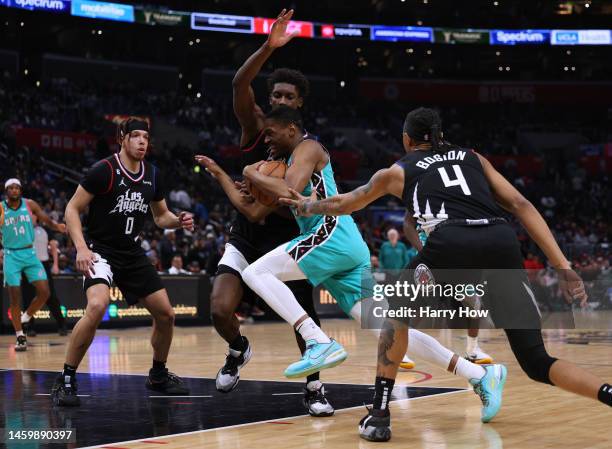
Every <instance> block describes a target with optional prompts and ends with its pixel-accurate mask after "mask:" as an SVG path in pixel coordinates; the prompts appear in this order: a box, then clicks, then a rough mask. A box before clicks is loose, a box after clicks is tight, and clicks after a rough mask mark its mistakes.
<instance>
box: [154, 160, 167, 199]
mask: <svg viewBox="0 0 612 449" xmlns="http://www.w3.org/2000/svg"><path fill="white" fill-rule="evenodd" d="M153 170H155V174H154V175H153V179H154V182H155V193H154V196H153V201H161V200H163V199H164V198H165V197H166V185H165V184H164V179H163V177H162V175H161V173H160V171H159V169H158V168H157V167H155V166H153Z"/></svg>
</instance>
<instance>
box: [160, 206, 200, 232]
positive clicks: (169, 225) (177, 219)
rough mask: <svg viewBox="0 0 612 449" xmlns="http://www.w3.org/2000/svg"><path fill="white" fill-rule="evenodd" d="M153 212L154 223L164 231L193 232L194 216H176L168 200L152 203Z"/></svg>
mask: <svg viewBox="0 0 612 449" xmlns="http://www.w3.org/2000/svg"><path fill="white" fill-rule="evenodd" d="M151 212H152V213H153V221H154V222H155V224H156V225H157V226H159V227H160V228H162V229H176V228H183V229H186V230H188V231H193V229H194V224H193V214H190V213H189V212H185V211H183V212H181V213H179V214H178V215H176V214H174V213H173V212H172V211H171V210H170V209H168V205H167V204H166V200H164V199H162V200H159V201H151Z"/></svg>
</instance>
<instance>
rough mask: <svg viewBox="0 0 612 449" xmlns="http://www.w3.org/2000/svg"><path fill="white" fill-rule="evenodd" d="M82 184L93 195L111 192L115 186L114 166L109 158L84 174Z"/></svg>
mask: <svg viewBox="0 0 612 449" xmlns="http://www.w3.org/2000/svg"><path fill="white" fill-rule="evenodd" d="M80 185H81V186H82V187H83V188H84V189H85V190H87V192H89V193H91V194H92V195H100V194H103V193H106V192H109V191H110V189H111V188H112V186H113V168H112V166H111V164H110V162H108V161H107V160H102V161H100V162H98V163H96V164H94V166H93V167H91V168H90V169H89V171H88V172H87V173H86V174H85V175H84V176H83V178H82V179H81V182H80Z"/></svg>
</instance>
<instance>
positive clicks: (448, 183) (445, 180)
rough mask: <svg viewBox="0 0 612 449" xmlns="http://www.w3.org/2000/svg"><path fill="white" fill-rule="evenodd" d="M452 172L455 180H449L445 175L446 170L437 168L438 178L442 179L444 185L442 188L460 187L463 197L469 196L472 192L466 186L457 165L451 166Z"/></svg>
mask: <svg viewBox="0 0 612 449" xmlns="http://www.w3.org/2000/svg"><path fill="white" fill-rule="evenodd" d="M452 167H453V170H454V172H455V179H450V178H449V177H448V174H447V173H446V169H445V168H444V167H440V168H438V171H439V172H440V176H441V177H442V182H443V183H444V187H454V186H460V187H461V190H462V191H463V194H464V195H471V194H472V192H471V191H470V188H469V187H468V185H467V182H466V180H465V177H464V176H463V172H462V171H461V167H460V166H458V165H452Z"/></svg>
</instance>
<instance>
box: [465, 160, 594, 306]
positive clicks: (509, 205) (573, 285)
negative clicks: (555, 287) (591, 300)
mask: <svg viewBox="0 0 612 449" xmlns="http://www.w3.org/2000/svg"><path fill="white" fill-rule="evenodd" d="M477 154H478V153H477ZM478 158H479V159H480V163H481V164H482V168H483V170H484V174H485V177H486V178H487V181H488V182H489V185H490V186H491V191H492V193H493V195H494V196H495V199H496V200H497V202H498V203H499V205H500V206H502V207H503V208H504V209H506V210H507V211H508V212H510V213H511V214H512V215H514V216H515V217H516V218H518V219H519V221H520V222H521V224H522V225H523V227H524V228H525V229H526V230H527V233H528V234H529V236H530V237H531V238H532V239H533V241H534V242H536V244H537V245H538V246H539V247H540V249H541V250H542V251H543V252H544V254H545V255H546V257H547V258H548V260H549V261H550V263H551V264H552V265H553V267H555V268H556V269H557V270H560V271H559V274H560V276H561V277H560V281H561V283H562V287H564V288H563V293H564V295H565V297H566V299H568V300H579V301H580V304H581V305H582V306H584V305H585V304H586V301H587V295H586V292H585V290H584V284H583V283H582V280H581V279H580V277H579V276H578V275H577V274H576V273H575V272H574V271H573V270H572V269H571V266H570V263H569V261H568V260H567V258H566V257H565V255H564V254H563V252H562V251H561V248H559V245H558V244H557V242H556V240H555V237H554V236H553V234H552V232H551V231H550V228H549V227H548V224H547V223H546V221H545V220H544V218H543V217H542V215H540V213H539V212H538V210H537V209H536V208H535V207H534V205H533V204H531V202H530V201H529V200H528V199H527V198H525V197H524V196H523V195H522V194H521V192H519V191H518V190H517V189H516V188H514V186H513V185H512V184H510V183H509V182H508V180H506V178H504V177H503V176H502V175H501V174H500V173H499V172H498V171H497V170H495V168H494V167H493V165H491V163H490V162H489V161H488V160H487V159H486V158H485V157H483V156H481V155H480V154H478Z"/></svg>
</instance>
